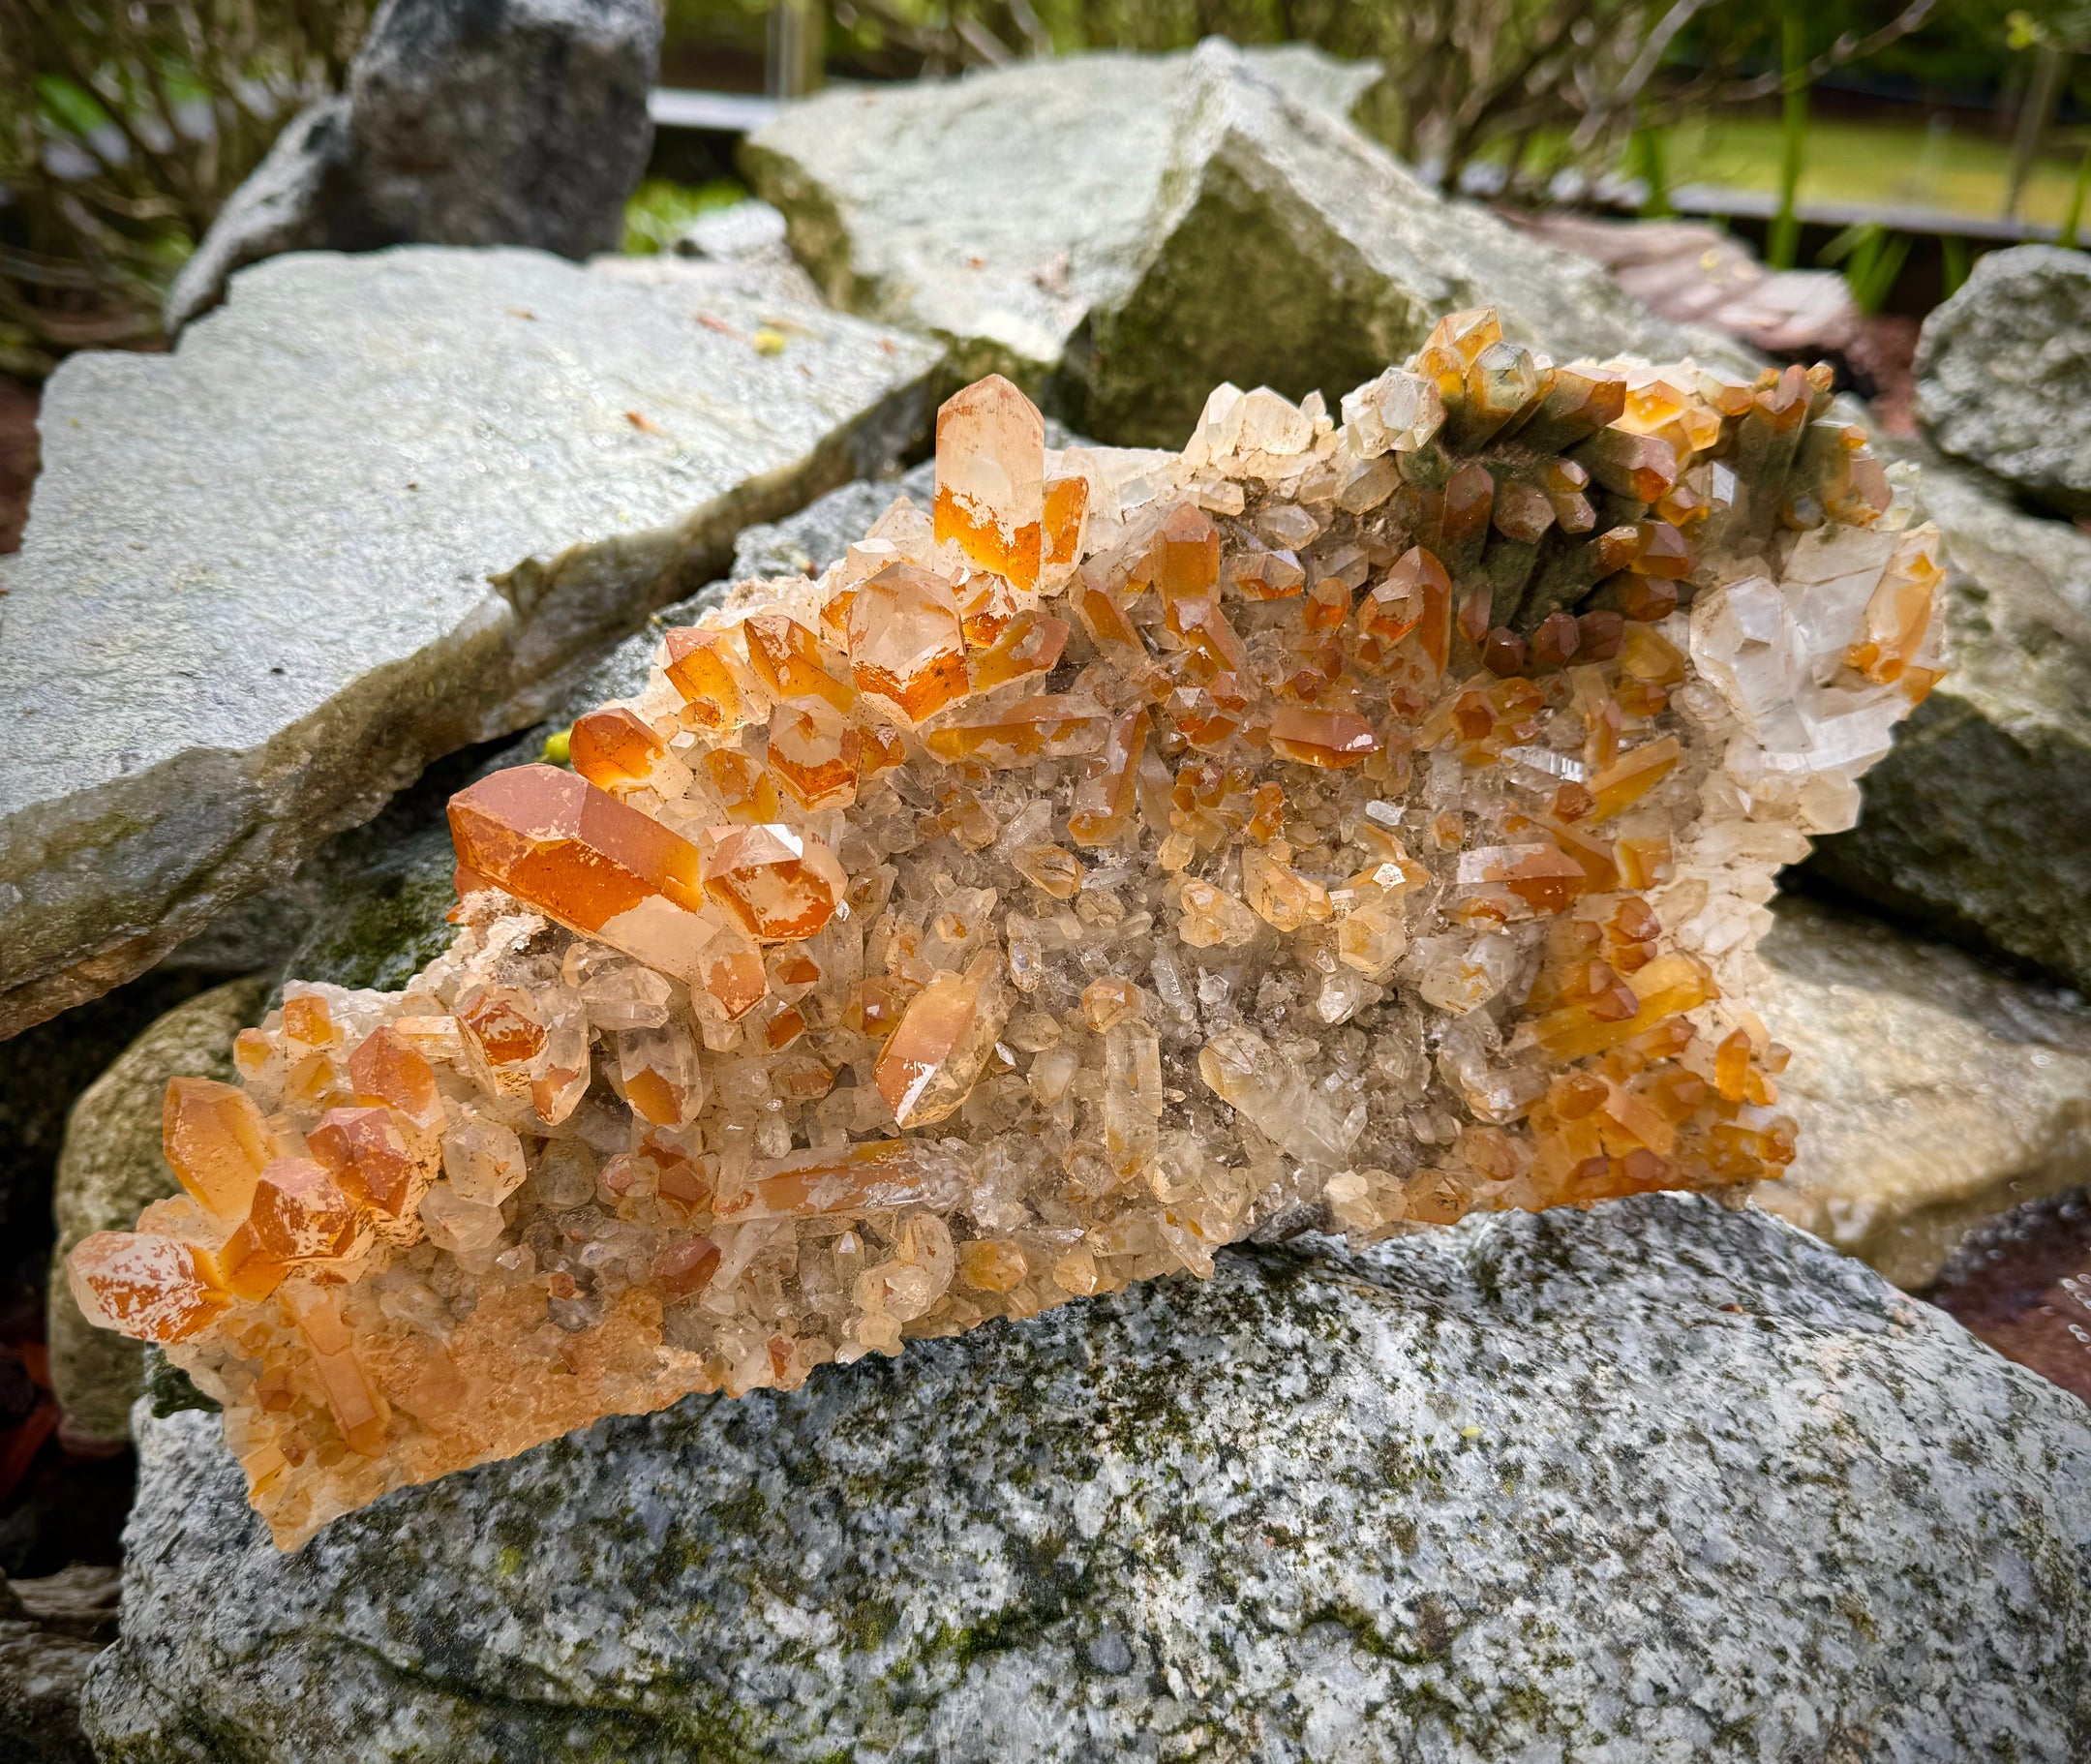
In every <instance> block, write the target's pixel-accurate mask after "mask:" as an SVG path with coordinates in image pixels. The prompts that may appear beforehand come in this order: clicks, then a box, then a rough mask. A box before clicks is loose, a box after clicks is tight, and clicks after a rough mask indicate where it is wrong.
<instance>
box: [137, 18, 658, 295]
mask: <svg viewBox="0 0 2091 1764" xmlns="http://www.w3.org/2000/svg"><path fill="white" fill-rule="evenodd" d="M660 37H661V14H660V9H659V7H657V6H655V5H653V4H652V0H386V4H384V5H383V6H381V7H379V11H378V15H377V16H376V17H375V18H373V19H372V20H371V23H370V28H369V30H368V31H367V32H366V33H365V34H364V38H363V42H362V45H361V46H360V47H359V48H358V49H357V51H356V54H355V57H354V59H353V60H352V61H351V62H350V63H349V64H348V91H347V92H346V93H345V94H344V95H342V96H340V97H335V98H326V99H322V100H320V101H319V102H318V103H317V104H315V105H312V106H308V107H307V108H305V109H304V110H301V111H300V112H299V113H298V114H297V115H296V116H295V117H293V118H292V119H291V121H290V123H289V125H288V127H287V128H286V129H285V130H284V132H283V134H282V135H281V136H280V137H278V138H277V141H276V145H275V146H274V147H273V148H272V149H271V150H270V152H269V155H268V157H267V158H266V159H265V160H263V161H262V163H261V165H260V166H259V167H257V168H256V170H255V172H254V173H253V175H252V176H251V177H249V178H248V180H247V181H246V183H244V184H242V185H241V186H240V188H239V189H238V190H237V191H236V192H234V193H233V195H232V198H231V199H230V200H229V201H227V204H226V206H225V208H224V210H223V211H222V212H221V213H220V215H219V217H218V219H217V221H216V222H215V223H214V224H213V225H212V227H211V229H210V231H209V232H208V233H207V234H206V235H205V236H204V238H203V240H202V241H201V243H200V244H198V246H197V251H196V255H195V256H194V257H192V258H191V259H189V261H188V262H187V263H186V264H184V265H183V267H182V272H181V274H180V275H179V276H178V277H177V278H176V279H175V282H174V285H173V288H172V289H170V290H169V292H168V295H167V309H166V319H167V330H168V332H169V333H170V334H171V333H173V332H175V331H178V330H180V329H181V327H182V326H183V325H185V324H187V323H188V322H189V320H190V319H194V318H195V317H196V316H197V314H198V313H200V312H202V311H204V310H205V309H206V308H208V307H212V306H215V305H217V304H218V302H219V301H220V300H222V299H224V298H225V290H226V281H227V278H228V277H229V276H230V275H231V274H232V273H233V271H235V270H237V269H240V268H242V267H244V266H245V265H247V264H249V263H254V262H258V261H259V260H260V259H263V258H269V257H274V256H275V255H276V254H277V253H279V252H286V251H370V250H373V249H375V248H377V247H379V246H384V245H409V244H422V245H530V246H536V247H538V248H539V249H541V250H544V251H553V252H558V253H559V254H560V255H561V256H562V257H568V258H585V257H588V256H589V255H590V254H591V253H593V252H599V251H615V250H617V248H618V244H619V241H620V239H621V237H622V235H623V227H624V203H625V199H626V198H628V197H629V196H630V195H631V193H632V190H633V188H634V187H635V186H636V185H637V184H638V182H639V178H640V174H641V173H642V172H644V171H645V169H646V163H647V154H648V152H649V151H650V150H651V148H652V142H653V125H652V121H651V120H650V118H649V117H648V114H647V95H648V92H649V90H650V89H651V88H652V84H653V81H654V76H655V71H656V68H657V66H658V63H659V60H660Z"/></svg>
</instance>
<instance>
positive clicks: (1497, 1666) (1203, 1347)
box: [83, 1195, 2091, 1764]
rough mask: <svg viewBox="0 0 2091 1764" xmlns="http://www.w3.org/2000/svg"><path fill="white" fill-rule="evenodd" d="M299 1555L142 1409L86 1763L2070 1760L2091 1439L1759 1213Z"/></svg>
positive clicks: (661, 1445)
mask: <svg viewBox="0 0 2091 1764" xmlns="http://www.w3.org/2000/svg"><path fill="white" fill-rule="evenodd" d="M1220 1262H1221V1271H1220V1273H1219V1276H1218V1277H1217V1278H1216V1279H1214V1280H1213V1281H1211V1282H1209V1283H1199V1282H1194V1281H1191V1280H1188V1279H1183V1278H1172V1279H1167V1280H1160V1281H1154V1282H1150V1283H1147V1284H1145V1285H1142V1286H1139V1287H1136V1288H1134V1289H1132V1290H1130V1291H1128V1292H1124V1293H1117V1294H1114V1295H1113V1296H1111V1297H1108V1298H1099V1299H1095V1300H1088V1301H1083V1302H1079V1303H1076V1304H1072V1305H1069V1306H1067V1307H1065V1308H1063V1309H1060V1310H1057V1311H1054V1312H1051V1313H1049V1314H1047V1315H1046V1317H1044V1318H1041V1319H1039V1320H1036V1321H1034V1322H1032V1323H991V1324H989V1325H987V1326H986V1327H985V1328H982V1329H979V1330H976V1331H974V1332H972V1333H970V1334H967V1335H964V1336H961V1337H958V1338H955V1339H952V1340H947V1341H937V1342H924V1343H917V1344H912V1345H911V1346H910V1347H909V1349H908V1351H907V1353H905V1354H904V1355H903V1356H901V1357H900V1358H899V1359H897V1360H893V1361H885V1360H877V1359H873V1360H866V1361H864V1362H861V1363H860V1364H858V1365H855V1366H851V1367H825V1368H823V1369H822V1370H821V1371H819V1372H818V1373H816V1374H815V1375H814V1378H813V1380H812V1381H811V1383H810V1384H808V1385H807V1387H806V1388H805V1389H803V1390H802V1391H800V1392H798V1393H796V1394H793V1395H790V1396H778V1395H776V1394H774V1393H770V1392H758V1393H757V1394H755V1395H752V1396H749V1397H746V1398H743V1399H742V1400H741V1401H739V1402H733V1401H728V1400H725V1399H706V1398H694V1399H690V1400H687V1401H685V1402H683V1403H681V1404H679V1405H677V1406H676V1407H675V1408H674V1409H671V1410H669V1411H666V1412H664V1413H663V1414H658V1415H654V1416H651V1417H643V1418H632V1419H613V1420H608V1421H604V1422H601V1423H599V1424H598V1425H596V1426H595V1427H592V1428H591V1429H589V1430H588V1431H587V1432H585V1433H580V1434H575V1435H573V1436H571V1437H569V1438H568V1439H566V1440H563V1441H561V1442H557V1443H555V1444H553V1445H547V1446H543V1447H540V1448H538V1449H536V1450H534V1451H531V1452H529V1453H527V1454H525V1455H524V1456H522V1457H520V1458H517V1459H514V1460H511V1461H509V1462H507V1463H503V1464H497V1465H490V1466H486V1467H484V1468H482V1469H479V1470H474V1471H470V1472H467V1473H464V1474H462V1475H454V1476H449V1477H446V1478H444V1479H443V1480H441V1481H439V1482H437V1483H433V1484H430V1485H427V1486H424V1487H419V1488H413V1489H406V1490H402V1491H400V1492H399V1493H397V1494H394V1495H390V1496H388V1497H386V1498H385V1499H384V1500H382V1501H380V1502H379V1503H378V1504H376V1505H373V1506H371V1507H369V1508H366V1509H365V1510H363V1511H361V1512H358V1513H354V1514H351V1515H349V1516H348V1517H346V1518H344V1519H341V1520H338V1521H336V1522H335V1523H334V1524H333V1525H331V1526H329V1527H327V1528H326V1529H325V1530H324V1531H322V1532H321V1533H320V1534H319V1535H318V1536H317V1537H316V1538H314V1539H313V1540H312V1542H311V1543H309V1544H308V1545H307V1546H306V1547H305V1548H304V1549H302V1550H301V1551H299V1552H298V1553H297V1554H295V1555H291V1556H282V1555H278V1554H276V1553H275V1551H274V1550H273V1549H272V1548H271V1546H270V1544H269V1542H268V1536H267V1533H266V1532H265V1530H264V1529H263V1528H262V1527H261V1526H260V1524H259V1523H258V1521H257V1520H256V1519H255V1517H254V1515H253V1514H252V1513H251V1512H250V1511H249V1509H248V1508H247V1506H246V1504H245V1502H244V1500H243V1499H242V1495H241V1483H240V1477H239V1474H238V1471H237V1468H236V1466H235V1465H234V1464H233V1462H232V1460H231V1458H230V1457H229V1456H228V1455H227V1452H226V1450H225V1448H224V1446H223V1445H221V1444H220V1442H219V1439H218V1422H217V1418H216V1417H215V1416H211V1415H205V1414H197V1413H195V1412H185V1413H181V1414H174V1415H172V1416H170V1417H169V1418H167V1419H164V1420H161V1419H152V1418H150V1417H149V1415H148V1414H147V1412H146V1411H144V1410H143V1409H141V1410H140V1412H139V1414H140V1416H141V1420H140V1426H141V1429H142V1435H141V1437H142V1448H141V1460H140V1461H141V1479H140V1488H139V1499H138V1505H137V1507H136V1511H135V1512H134V1514H133V1517H132V1522H131V1529H130V1532H129V1534H128V1538H127V1542H128V1548H127V1552H126V1558H125V1563H126V1566H125V1585H124V1596H123V1620H122V1632H121V1636H120V1639H119V1641H118V1643H117V1645H116V1647H115V1648H114V1649H113V1650H112V1651H111V1652H110V1653H109V1654H108V1655H106V1656H105V1657H104V1658H103V1659H102V1660H100V1661H99V1662H97V1664H96V1666H95V1669H94V1672H93V1675H92V1677H91V1678H90V1680H89V1684H88V1688H87V1691H86V1695H85V1698H84V1701H83V1718H84V1724H85V1727H86V1730H87V1732H88V1734H89V1735H90V1737H91V1738H92V1739H93V1740H94V1742H95V1745H96V1748H97V1755H98V1756H99V1757H101V1758H102V1759H104V1760H105V1764H115V1761H117V1760H122V1761H125V1764H174V1761H176V1760H181V1761H183V1764H189V1761H192V1760H193V1761H196V1764H203V1761H204V1760H209V1761H210V1764H217V1761H218V1760H221V1759H223V1758H226V1757H227V1756H237V1757H239V1758H242V1759H244V1760H248V1761H249V1764H279V1761H281V1764H290V1761H292V1760H295V1761H298V1764H304V1761H305V1760H314V1761H316V1764H317V1761H318V1760H320V1759H326V1760H329V1761H331V1760H333V1759H337V1758H339V1757H342V1756H344V1755H352V1756H354V1757H356V1758H358V1759H359V1760H370V1761H371V1764H381V1761H383V1760H395V1759H396V1760H404V1759H408V1758H415V1759H427V1758H441V1759H443V1760H444V1761H445V1764H481V1761H489V1764H491V1761H493V1760H510V1759H519V1758H531V1759H546V1760H552V1759H561V1760H563V1759H581V1758H593V1757H615V1758H619V1759H621V1760H627V1761H629V1764H654V1761H656V1760H658V1761H661V1764H665V1761H666V1760H670V1759H675V1760H683V1759H688V1758H692V1757H702V1758H708V1759H710V1758H716V1759H753V1758H758V1757H760V1758H763V1759H767V1760H778V1761H788V1760H811V1759H815V1758H819V1759H833V1758H837V1757H846V1758H850V1759H853V1760H857V1761H859V1764H874V1761H876V1760H886V1759H938V1760H945V1761H951V1764H960V1761H970V1760H976V1759H978V1760H989V1759H994V1760H1003V1759H1016V1758H1021V1759H1025V1760H1059V1759H1067V1760H1075V1759H1083V1760H1090V1759H1102V1758H1167V1757H1184V1756H1197V1757H1202V1758H1208V1759H1215V1760H1222V1761H1226V1764H1233V1761H1235V1760H1242V1761H1244V1764H1246V1761H1247V1760H1251V1759H1255V1760H1258V1761H1259V1764H1291V1761H1292V1760H1306V1759H1317V1760H1323V1759H1341V1760H1346V1761H1348V1764H1375V1761H1379V1760H1384V1761H1386V1764H1423V1761H1424V1760H1430V1761H1431V1764H1503V1761H1504V1760H1537V1759H1556V1760H1560V1759H1568V1758H1573V1759H1589V1760H1608V1761H1611V1760H1616V1761H1618V1764H1625V1761H1627V1760H1632V1761H1633V1764H1687V1761H1688V1764H1744V1761H1745V1760H1747V1761H1748V1764H1760V1761H1761V1760H1765V1759H1773V1758H1792V1759H1802V1758H1806V1759H1831V1758H1853V1759H1857V1758H1862V1757H1864V1758H1880V1759H1894V1760H1897V1761H1898V1764H1961V1761H1962V1760H1965V1759H1968V1758H1971V1757H2016V1758H2020V1759H2028V1760H2030V1759H2036V1758H2037V1759H2044V1760H2045V1759H2055V1760H2060V1759H2064V1758H2071V1757H2079V1756H2082V1755H2085V1753H2086V1750H2087V1749H2091V1689H2087V1687H2091V1582H2087V1580H2086V1577H2085V1575H2084V1572H2083V1565H2084V1562H2085V1560H2086V1554H2087V1552H2091V1428H2087V1427H2086V1426H2085V1424H2084V1418H2083V1410H2082V1406H2081V1405H2080V1404H2079V1403H2078V1402H2077V1401H2076V1399H2075V1398H2074V1397H2072V1396H2070V1395H2069V1394H2068V1393H2066V1392H2064V1391H2062V1390H2059V1389H2057V1388H2055V1387H2054V1386H2052V1385H2050V1384H2045V1383H2043V1382H2042V1381H2041V1380H2039V1379H2038V1378H2036V1377H2034V1376H2033V1375H2032V1374H2031V1373H2028V1372H2026V1371H2024V1370H2023V1369H2022V1368H2020V1367H2016V1366H2013V1365H2009V1364H2007V1363H2006V1362H2005V1361H2003V1360H2002V1359H2000V1358H1998V1357H1997V1356H1996V1355H1995V1354H1994V1353H1991V1352H1990V1351H1989V1350H1988V1349H1986V1348H1985V1347H1983V1346H1981V1345H1980V1344H1979V1343H1977V1342H1975V1341H1974V1340H1973V1339H1972V1338H1971V1337H1970V1336H1968V1335H1967V1334H1966V1333H1965V1332H1964V1331H1963V1330H1962V1329H1961V1328H1960V1326H1959V1325H1958V1324H1957V1323H1954V1322H1953V1321H1952V1320H1951V1319H1949V1318H1947V1317H1946V1316H1944V1314H1942V1313H1939V1312H1935V1311H1932V1310H1930V1309H1929V1308H1928V1307H1926V1306H1924V1305H1922V1304H1919V1303H1917V1302H1915V1301H1913V1300H1909V1299H1906V1298H1904V1297H1903V1296H1902V1295H1901V1294H1900V1293H1896V1292H1895V1291H1894V1289H1893V1288H1891V1287H1890V1286H1888V1285H1887V1284H1886V1283H1885V1282H1884V1281H1882V1280H1880V1279H1879V1277H1878V1276H1876V1275H1874V1274H1872V1273H1871V1272H1869V1271H1868V1270H1867V1269H1865V1268H1864V1267H1863V1266H1862V1265H1860V1264H1859V1263H1857V1262H1849V1261H1847V1260H1845V1259H1844V1258H1842V1257H1839V1256H1838V1255H1836V1254H1835V1253H1834V1252H1833V1251H1832V1250H1829V1249H1828V1248H1826V1247H1824V1246H1823V1245H1821V1244H1819V1243H1816V1242H1815V1241H1813V1240H1812V1239H1809V1238H1806V1237H1804V1236H1803V1235H1802V1234H1800V1233H1799V1232H1793V1231H1791V1230H1790V1229H1789V1228H1787V1227H1785V1226H1783V1225H1781V1224H1779V1223H1778V1222H1777V1221H1775V1220H1773V1219H1772V1218H1771V1217H1770V1216H1768V1215H1767V1214H1764V1213H1762V1212H1759V1211H1756V1210H1754V1209H1752V1210H1749V1211H1744V1212H1741V1213H1725V1212H1722V1211H1721V1210H1720V1209H1719V1208H1717V1207H1716V1206H1714V1205H1713V1204H1712V1202H1710V1201H1705V1200H1703V1199H1697V1198H1693V1197H1681V1196H1671V1195H1662V1196H1649V1197H1644V1198H1641V1199H1638V1200H1635V1201H1622V1202H1618V1203H1614V1204H1611V1205H1607V1206H1604V1207H1600V1208H1598V1209H1596V1210H1594V1211H1591V1212H1588V1213H1578V1212H1574V1211H1562V1212H1555V1213H1549V1214H1545V1215H1542V1216H1539V1217H1528V1216H1523V1215H1505V1216H1499V1217H1494V1218H1490V1219H1486V1220H1481V1221H1470V1222H1468V1223H1467V1224H1466V1225H1463V1226H1462V1227H1459V1228H1456V1229H1454V1230H1451V1231H1446V1232H1430V1233H1425V1234H1422V1235H1418V1236H1414V1237H1411V1238H1409V1239H1406V1240H1401V1241H1397V1242H1394V1243H1391V1244H1387V1245H1384V1246H1382V1247H1380V1248H1379V1249H1377V1250H1375V1251H1374V1252H1372V1253H1371V1254H1370V1255H1365V1256H1359V1257H1349V1256H1346V1255H1344V1254H1342V1253H1340V1252H1338V1251H1336V1250H1334V1249H1333V1248H1332V1247H1324V1248H1322V1249H1321V1250H1320V1251H1318V1252H1309V1253H1297V1252H1293V1251H1286V1250H1252V1251H1243V1252H1232V1253H1228V1254H1227V1255H1224V1256H1223V1257H1222V1258H1221V1259H1220Z"/></svg>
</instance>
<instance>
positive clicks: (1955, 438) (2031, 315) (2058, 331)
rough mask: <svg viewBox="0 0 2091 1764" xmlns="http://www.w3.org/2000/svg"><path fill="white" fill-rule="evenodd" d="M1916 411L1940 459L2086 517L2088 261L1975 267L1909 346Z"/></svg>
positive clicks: (2046, 252)
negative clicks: (1947, 457)
mask: <svg viewBox="0 0 2091 1764" xmlns="http://www.w3.org/2000/svg"><path fill="white" fill-rule="evenodd" d="M1916 372H1917V414H1918V416H1919V417H1920V418H1921V419H1922V421H1923V423H1924V429H1925V432H1926V433H1927V434H1928V435H1929V436H1930V437H1931V440H1932V441H1934V442H1936V443H1937V445H1938V446H1939V447H1940V448H1941V449H1942V450H1943V451H1945V452H1947V453H1950V454H1953V455H1954V456H1955V458H1957V459H1962V460H1965V461H1967V462H1968V463H1969V464H1971V465H1975V466H1980V467H1983V468H1985V469H1986V470H1987V471H1994V472H1996V473H1997V474H1998V475H1999V476H2000V477H2003V478H2005V479H2007V480H2008V481H2009V482H2010V483H2011V484H2012V485H2013V486H2014V487H2015V489H2016V490H2018V491H2019V492H2021V493H2023V494H2024V495H2025V496H2027V497H2029V498H2031V499H2032V500H2033V501H2034V502H2039V503H2042V504H2044V505H2046V506H2047V507H2051V508H2053V509H2054V510H2056V511H2057V512H2058V513H2061V514H2068V515H2078V514H2091V254H2086V253H2084V252H2080V251H2065V250H2062V249H2061V248H2060V247H2058V246H2053V245H2016V246H2014V247H2012V249H2010V250H2009V251H1993V252H1990V253H1988V254H1987V255H1986V256H1985V257H1983V258H1981V259H1977V261H1976V264H1975V268H1974V271H1973V273H1971V274H1970V275H1969V277H1968V279H1967V281H1966V282H1965V283H1964V284H1963V285H1962V286H1961V288H1960V289H1959V290H1958V291H1957V292H1956V293H1955V295H1954V296H1953V298H1952V299H1950V300H1948V301H1946V302H1945V303H1944V304H1942V305H1940V306H1938V307H1936V308H1934V309H1933V310H1932V312H1931V315H1930V316H1929V317H1928V318H1927V319H1925V320H1924V332H1923V334H1922V335H1921V336H1920V337H1919V339H1918V342H1917V362H1916Z"/></svg>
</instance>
